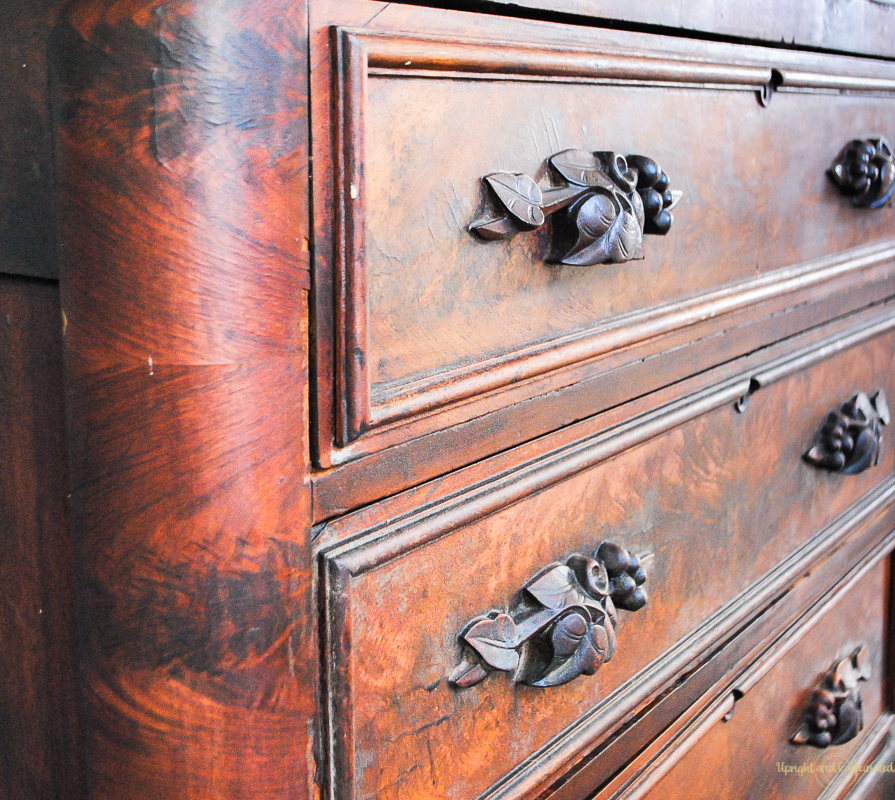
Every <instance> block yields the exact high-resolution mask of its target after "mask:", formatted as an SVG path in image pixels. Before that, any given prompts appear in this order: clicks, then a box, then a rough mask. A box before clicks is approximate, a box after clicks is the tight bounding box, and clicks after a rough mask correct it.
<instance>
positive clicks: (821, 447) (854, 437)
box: [804, 389, 889, 475]
mask: <svg viewBox="0 0 895 800" xmlns="http://www.w3.org/2000/svg"><path fill="white" fill-rule="evenodd" d="M888 424H889V407H888V405H886V396H885V394H884V393H883V390H882V389H879V390H878V391H877V392H876V394H874V395H873V396H872V397H868V396H867V395H866V394H864V392H859V393H858V394H856V395H855V396H854V397H852V398H851V399H850V400H848V401H846V402H845V403H843V404H842V405H841V406H840V407H839V408H838V409H837V410H836V411H831V412H830V413H829V414H827V417H826V419H825V420H824V423H823V426H822V427H821V429H820V433H819V434H818V436H817V439H816V440H815V443H814V446H813V447H812V448H811V449H810V450H809V451H808V452H807V453H805V455H804V459H805V460H806V461H807V462H808V463H809V464H813V465H814V466H816V467H821V468H822V469H827V470H830V472H841V473H843V474H845V475H854V474H856V473H858V472H863V471H864V470H865V469H867V468H868V467H872V466H875V465H876V464H878V463H879V456H880V450H881V449H882V439H883V425H888Z"/></svg>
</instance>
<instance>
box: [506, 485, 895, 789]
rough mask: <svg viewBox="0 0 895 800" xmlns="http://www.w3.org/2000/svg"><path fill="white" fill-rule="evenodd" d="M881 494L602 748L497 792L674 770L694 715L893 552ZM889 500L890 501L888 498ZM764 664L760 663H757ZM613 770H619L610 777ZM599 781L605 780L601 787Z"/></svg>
mask: <svg viewBox="0 0 895 800" xmlns="http://www.w3.org/2000/svg"><path fill="white" fill-rule="evenodd" d="M891 485H892V484H891V482H889V483H888V486H890V487H891ZM874 494H876V495H877V498H876V500H872V499H870V498H865V499H864V500H862V501H861V502H860V503H859V504H858V506H857V507H856V508H855V514H854V516H852V514H847V515H844V516H843V517H841V518H839V519H838V520H836V521H835V522H834V523H832V525H830V526H829V527H828V528H827V529H825V530H824V531H823V532H821V533H820V534H819V535H818V536H817V537H815V539H816V544H817V546H818V547H819V548H820V549H819V550H817V551H815V553H814V555H813V556H811V555H810V552H811V550H810V548H808V549H806V548H803V549H800V550H799V551H798V557H797V559H796V560H790V561H789V564H788V566H787V568H786V569H785V570H782V571H781V572H778V573H777V574H776V575H774V576H773V582H774V583H775V585H776V586H777V589H776V590H774V591H775V592H776V594H773V593H772V594H773V596H774V597H775V599H774V601H773V602H771V603H770V604H768V605H766V606H764V607H763V608H762V609H761V611H760V612H759V613H758V615H757V616H755V617H753V618H752V619H751V620H750V621H749V622H748V623H747V624H746V625H745V626H744V627H743V628H741V629H740V630H738V631H737V632H736V634H735V635H734V636H732V637H731V638H730V639H729V640H727V641H725V643H724V645H723V646H722V647H721V648H719V649H717V650H715V651H713V652H711V654H710V655H707V657H705V659H704V660H700V661H699V663H697V664H691V666H694V667H695V668H694V669H693V670H692V671H691V672H689V673H688V675H687V680H686V681H684V682H679V683H676V684H675V685H674V686H673V687H671V688H670V689H669V690H668V691H666V692H664V693H663V694H662V695H661V696H659V697H657V698H656V699H655V700H654V701H653V702H651V703H649V704H648V705H646V706H641V707H640V709H639V711H638V713H637V714H636V716H635V717H634V718H633V719H631V720H627V721H626V722H625V724H624V726H623V727H621V728H620V729H619V731H618V733H616V734H615V735H612V736H610V737H609V738H608V739H607V740H603V741H601V740H600V739H599V738H598V740H597V746H596V747H595V748H594V750H593V751H592V752H589V753H585V754H584V755H583V757H579V758H578V759H577V763H574V765H573V767H572V768H571V769H569V770H568V771H567V772H566V773H565V774H564V775H561V777H560V778H559V779H558V780H557V779H556V778H555V777H554V778H553V785H552V786H551V785H550V783H551V780H550V776H549V774H548V775H547V776H544V775H543V773H542V774H541V775H538V773H537V772H534V774H533V775H532V774H531V772H532V770H528V772H529V774H528V775H527V776H526V775H525V771H523V772H522V773H521V774H520V775H519V776H518V777H517V778H516V779H515V780H514V781H509V782H507V783H506V784H505V785H504V786H502V787H501V791H498V792H495V793H494V798H495V800H498V798H499V800H503V798H506V797H512V796H513V792H512V788H515V787H514V786H513V784H516V785H517V786H518V785H519V784H520V783H521V781H520V779H523V780H524V777H527V778H528V781H527V785H528V787H529V789H528V792H529V794H530V795H531V797H532V798H538V799H539V800H542V799H543V798H547V797H549V798H550V800H580V798H582V797H591V796H594V797H597V798H599V800H605V798H608V797H612V796H613V795H615V794H617V793H618V792H619V791H622V790H625V789H626V788H628V787H632V786H637V787H638V788H639V787H641V786H643V784H644V783H645V782H646V780H647V778H648V776H650V778H649V779H650V780H651V776H652V775H653V774H654V773H655V772H656V771H657V770H658V771H659V772H662V771H665V772H667V771H668V769H665V767H666V766H667V767H668V768H669V769H670V767H672V766H673V765H674V763H676V761H677V760H679V759H678V754H679V750H678V743H679V741H680V743H683V741H684V740H681V736H686V731H687V730H689V729H690V726H691V725H692V724H693V723H694V722H696V723H697V724H698V719H699V718H700V717H701V716H702V715H703V714H704V713H706V712H707V711H708V710H710V708H711V706H712V704H713V703H715V702H716V701H717V700H718V699H719V698H720V697H721V696H722V695H724V694H727V693H729V692H731V690H732V689H733V687H734V686H735V685H736V683H738V682H739V681H740V680H742V676H743V675H744V674H748V675H750V676H759V677H760V675H761V674H763V672H762V669H764V668H765V667H767V666H772V665H773V663H775V659H776V658H777V656H778V655H782V654H783V651H782V650H781V649H780V648H778V647H777V644H776V643H778V642H780V641H783V640H786V641H788V642H790V643H793V642H794V640H793V639H792V638H791V637H789V636H788V632H790V633H791V632H792V631H794V630H796V629H797V628H800V627H802V626H803V623H804V621H805V619H806V615H812V616H817V614H816V613H815V612H817V611H819V610H820V615H821V616H822V615H823V611H822V610H821V609H823V608H824V607H825V606H826V605H827V604H828V603H829V600H830V598H831V597H833V596H834V595H836V593H837V592H839V590H840V589H842V588H843V586H844V585H845V586H847V585H848V584H849V583H850V582H851V581H852V578H853V577H854V576H855V575H857V574H858V573H860V572H862V571H865V570H866V568H867V567H868V565H870V564H876V563H879V561H880V559H882V558H886V557H888V554H889V553H890V552H891V550H892V546H893V544H895V533H893V526H895V506H892V505H888V506H886V507H885V508H884V510H882V513H879V512H880V510H881V506H880V505H879V504H878V503H879V502H880V501H881V498H882V497H883V496H884V495H888V490H883V493H882V494H879V493H876V492H875V493H874ZM868 501H869V504H868ZM882 503H883V505H885V503H886V501H884V500H883V501H882ZM825 537H830V538H829V544H828V546H825V545H824V544H823V540H824V538H825ZM785 576H788V577H785ZM843 576H845V577H843ZM769 577H770V576H769ZM845 591H846V592H847V591H849V589H848V588H846V589H845ZM768 656H770V658H768ZM757 665H759V668H758V669H755V668H754V667H755V666H757ZM883 677H884V680H885V676H883ZM573 730H574V729H573ZM570 739H571V736H570V735H568V734H567V735H566V736H564V737H563V738H562V739H561V740H560V742H559V745H560V746H559V747H557V745H555V744H554V745H552V746H551V748H550V750H551V751H556V750H560V751H561V750H562V749H563V748H566V749H568V748H569V747H570V745H571V741H569V740H570ZM666 755H667V756H668V758H667V759H666V758H665V756H666ZM681 755H682V754H681ZM657 757H658V758H659V761H656V759H657ZM573 762H574V759H573ZM660 763H661V765H662V766H660ZM608 776H612V777H611V778H610V779H609V780H608V781H607V777H608ZM659 777H661V776H656V778H659ZM538 780H540V781H541V783H540V784H539V783H538ZM597 787H601V788H600V790H599V792H597V794H596V795H594V791H595V789H596V788H597ZM508 790H509V791H508Z"/></svg>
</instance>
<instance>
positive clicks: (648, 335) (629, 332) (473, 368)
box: [371, 240, 895, 426]
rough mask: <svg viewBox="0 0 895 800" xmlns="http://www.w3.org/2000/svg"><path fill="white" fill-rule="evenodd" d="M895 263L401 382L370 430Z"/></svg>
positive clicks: (804, 274) (803, 280) (773, 287)
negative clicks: (427, 377)
mask: <svg viewBox="0 0 895 800" xmlns="http://www.w3.org/2000/svg"><path fill="white" fill-rule="evenodd" d="M893 258H895V240H888V241H885V242H879V243H875V244H872V245H865V246H863V247H859V248H855V249H853V250H849V251H847V252H845V253H840V254H836V255H834V256H827V257H825V258H822V259H817V260H814V261H810V262H807V263H806V264H802V265H799V266H796V267H786V268H783V269H779V270H774V271H773V272H768V273H765V274H763V275H761V276H759V277H757V278H751V279H749V280H746V281H742V282H740V283H737V284H734V285H733V286H727V287H724V288H722V289H716V290H712V291H710V292H706V293H705V294H701V295H697V296H696V297H692V298H688V299H686V300H679V301H675V302H673V303H668V304H665V305H661V306H655V307H653V308H648V309H644V310H642V311H636V312H632V313H630V314H623V315H620V316H617V317H614V318H612V319H610V320H607V321H604V322H601V323H599V324H598V325H596V326H594V327H593V328H589V329H587V330H584V331H577V332H576V333H574V334H570V335H568V336H563V337H560V338H557V339H552V340H550V341H547V342H541V343H538V344H537V345H532V346H530V347H525V348H521V349H519V350H516V351H515V352H513V353H511V354H509V355H506V356H502V357H500V358H494V359H488V360H487V361H481V362H477V363H475V364H470V365H467V366H465V367H462V368H460V369H455V370H446V371H444V372H440V373H438V375H437V376H436V378H435V379H431V378H430V379H422V380H419V381H414V382H412V383H404V384H402V385H401V387H400V391H399V393H396V394H395V395H394V396H393V397H390V398H389V399H388V400H387V401H386V402H384V403H382V404H381V405H379V406H374V409H373V411H372V414H371V425H374V426H375V425H380V424H385V423H387V422H391V421H394V420H398V419H403V418H406V417H409V416H413V415H416V414H420V413H423V412H425V411H430V410H432V409H434V408H439V407H441V406H444V405H448V404H451V403H455V402H457V401H459V400H464V399H467V398H469V397H473V396H477V395H481V394H484V393H486V392H491V391H494V390H495V389H500V388H501V387H504V386H508V385H511V384H513V385H515V384H518V383H519V382H521V381H525V380H529V379H531V378H535V377H538V376H540V375H543V374H545V373H547V372H553V371H555V370H559V369H562V368H563V367H568V366H571V365H573V364H578V363H581V362H584V361H589V360H590V359H593V358H596V357H598V356H601V355H605V354H606V353H609V352H611V351H613V350H621V349H624V348H626V347H630V346H632V345H635V344H639V343H641V342H644V341H646V340H648V339H652V338H655V337H658V336H662V335H665V334H668V333H672V332H674V331H677V330H681V329H683V328H687V327H690V326H693V325H696V324H698V323H700V322H703V321H705V320H707V319H712V318H715V317H721V316H724V315H727V314H732V313H734V312H736V311H741V310H743V309H746V308H750V307H753V306H757V305H759V304H760V303H764V302H767V301H773V300H775V299H778V298H783V297H785V296H787V295H791V294H794V293H795V292H798V291H802V290H806V289H810V288H814V287H817V286H820V285H822V284H825V283H830V282H832V281H834V280H836V279H838V278H843V277H847V276H853V275H855V274H857V273H863V272H868V271H870V270H872V269H873V268H874V267H877V266H880V265H883V264H885V263H887V262H889V261H891V260H892V259H893Z"/></svg>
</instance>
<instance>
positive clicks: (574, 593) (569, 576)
mask: <svg viewBox="0 0 895 800" xmlns="http://www.w3.org/2000/svg"><path fill="white" fill-rule="evenodd" d="M525 588H526V590H527V591H528V593H529V594H530V595H531V596H532V597H534V599H535V600H537V601H538V602H539V603H540V604H541V605H543V606H544V607H545V608H550V609H555V610H558V609H564V608H570V607H572V606H589V605H594V604H595V601H594V600H592V599H591V598H589V597H588V596H587V595H586V594H585V593H584V592H582V591H581V589H580V588H579V586H578V581H577V580H576V579H575V573H574V572H573V571H572V570H571V568H569V567H566V566H561V567H553V568H552V569H550V570H548V571H547V572H545V573H544V574H543V575H541V576H540V577H539V578H537V579H535V580H534V581H532V582H531V583H530V584H528V586H526V587H525Z"/></svg>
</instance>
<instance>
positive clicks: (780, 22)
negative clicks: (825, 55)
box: [514, 0, 895, 56]
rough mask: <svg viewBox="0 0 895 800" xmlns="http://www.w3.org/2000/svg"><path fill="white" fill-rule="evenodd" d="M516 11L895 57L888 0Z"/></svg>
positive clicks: (550, 3)
mask: <svg viewBox="0 0 895 800" xmlns="http://www.w3.org/2000/svg"><path fill="white" fill-rule="evenodd" d="M515 4H516V3H514V5H515ZM518 5H521V6H526V7H528V8H548V9H551V10H553V11H567V12H569V13H572V14H584V15H587V16H593V17H600V18H602V19H617V20H629V21H631V22H640V23H646V24H649V25H667V26H669V27H672V28H685V29H689V30H697V31H706V32H708V33H721V34H728V35H731V36H739V37H742V38H745V39H764V40H765V41H767V42H771V43H773V44H776V43H778V42H790V43H792V44H798V45H811V46H815V47H824V48H828V49H831V50H841V51H843V52H848V53H870V54H875V55H883V56H895V12H893V11H892V3H891V2H890V0H858V1H857V2H844V3H835V4H831V3H826V2H823V0H790V1H789V2H787V3H775V4H773V5H769V4H766V3H755V2H752V3H744V2H741V0H718V1H717V2H713V3H687V4H671V3H659V2H654V3H628V2H625V0H599V2H597V0H583V2H582V1H581V0H518Z"/></svg>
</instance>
